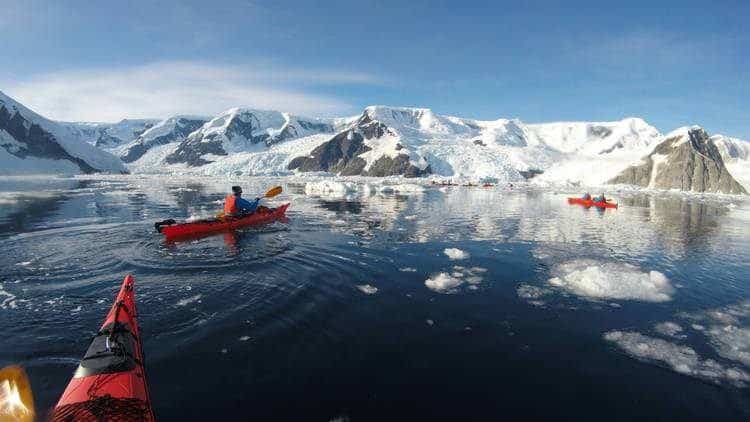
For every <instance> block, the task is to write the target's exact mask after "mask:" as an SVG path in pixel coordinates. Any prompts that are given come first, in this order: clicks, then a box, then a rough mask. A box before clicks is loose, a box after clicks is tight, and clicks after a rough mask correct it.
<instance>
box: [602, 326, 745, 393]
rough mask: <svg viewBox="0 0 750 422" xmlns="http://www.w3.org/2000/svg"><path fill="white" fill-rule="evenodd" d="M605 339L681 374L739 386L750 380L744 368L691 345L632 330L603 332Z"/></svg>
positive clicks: (632, 354)
mask: <svg viewBox="0 0 750 422" xmlns="http://www.w3.org/2000/svg"><path fill="white" fill-rule="evenodd" d="M604 339H605V340H607V341H609V342H612V343H614V344H616V345H617V346H618V347H619V348H620V349H622V350H623V351H624V352H625V353H627V354H628V355H630V356H632V357H634V358H636V359H641V360H646V361H653V362H658V363H661V364H663V365H666V366H668V367H669V368H671V369H672V370H674V371H676V372H679V373H681V374H685V375H690V376H694V377H697V378H702V379H706V380H709V381H714V382H720V381H728V382H731V383H734V384H739V385H743V384H745V383H747V382H748V381H750V375H748V373H747V372H745V371H744V370H742V369H741V368H737V367H734V366H726V365H723V364H721V363H719V362H717V361H715V360H712V359H705V358H703V357H701V356H700V355H698V353H696V351H695V350H694V349H692V348H691V347H688V346H681V345H678V344H675V343H671V342H669V341H666V340H662V339H659V338H655V337H649V336H646V335H643V334H641V333H638V332H632V331H610V332H607V333H605V334H604Z"/></svg>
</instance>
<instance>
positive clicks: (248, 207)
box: [235, 197, 260, 214]
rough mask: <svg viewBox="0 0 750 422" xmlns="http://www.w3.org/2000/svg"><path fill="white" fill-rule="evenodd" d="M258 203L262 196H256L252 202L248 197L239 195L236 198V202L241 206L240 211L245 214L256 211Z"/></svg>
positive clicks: (238, 206)
mask: <svg viewBox="0 0 750 422" xmlns="http://www.w3.org/2000/svg"><path fill="white" fill-rule="evenodd" d="M258 203H260V198H255V200H254V201H253V202H250V201H248V200H247V199H245V198H242V197H237V199H235V204H237V208H239V209H240V211H241V212H243V213H245V214H251V213H254V212H255V209H256V208H258Z"/></svg>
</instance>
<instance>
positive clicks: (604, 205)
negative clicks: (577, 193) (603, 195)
mask: <svg viewBox="0 0 750 422" xmlns="http://www.w3.org/2000/svg"><path fill="white" fill-rule="evenodd" d="M568 203H569V204H571V205H572V204H577V205H583V206H584V207H597V208H617V203H615V202H595V201H593V200H591V199H583V198H568Z"/></svg>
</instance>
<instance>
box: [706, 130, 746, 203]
mask: <svg viewBox="0 0 750 422" xmlns="http://www.w3.org/2000/svg"><path fill="white" fill-rule="evenodd" d="M711 140H712V141H713V143H714V145H716V148H717V149H718V150H719V154H721V158H722V159H723V160H724V165H726V166H727V170H729V173H731V174H732V176H733V177H734V178H735V179H736V180H737V181H738V182H739V183H740V184H741V185H742V186H744V187H745V189H747V190H748V191H750V142H748V141H743V140H741V139H737V138H731V137H729V136H724V135H714V136H712V137H711Z"/></svg>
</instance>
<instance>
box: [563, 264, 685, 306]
mask: <svg viewBox="0 0 750 422" xmlns="http://www.w3.org/2000/svg"><path fill="white" fill-rule="evenodd" d="M554 273H555V274H557V276H556V277H553V278H551V279H550V280H549V281H548V283H549V284H550V285H552V286H555V287H559V288H561V289H564V290H566V291H569V292H571V293H573V294H575V295H578V296H581V297H584V298H591V299H626V300H640V301H646V302H666V301H669V300H672V295H673V294H674V288H673V287H672V285H671V284H670V282H669V279H668V278H667V277H666V276H665V275H664V274H662V273H660V272H658V271H643V270H641V269H639V268H638V267H635V266H633V265H629V264H622V263H617V262H606V261H595V260H574V261H569V262H566V263H563V264H560V265H558V266H556V267H555V269H554Z"/></svg>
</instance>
